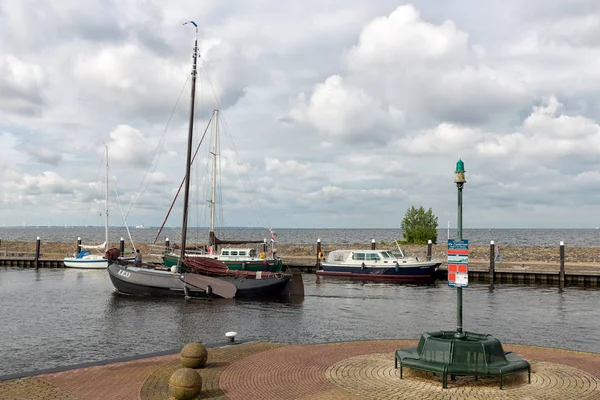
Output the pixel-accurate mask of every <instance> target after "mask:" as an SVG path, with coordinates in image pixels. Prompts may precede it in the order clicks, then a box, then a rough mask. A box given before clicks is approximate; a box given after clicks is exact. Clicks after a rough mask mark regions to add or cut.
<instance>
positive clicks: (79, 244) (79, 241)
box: [77, 237, 81, 254]
mask: <svg viewBox="0 0 600 400" xmlns="http://www.w3.org/2000/svg"><path fill="white" fill-rule="evenodd" d="M79 253H81V238H80V237H78V238H77V254H79Z"/></svg>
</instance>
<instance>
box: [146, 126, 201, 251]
mask: <svg viewBox="0 0 600 400" xmlns="http://www.w3.org/2000/svg"><path fill="white" fill-rule="evenodd" d="M211 122H212V118H211V119H209V120H208V124H206V129H205V130H204V134H203V135H202V138H201V139H200V142H199V143H198V146H196V151H195V152H194V156H193V157H192V161H191V163H192V164H193V163H194V160H195V159H196V155H198V150H199V149H200V145H201V144H202V142H203V141H204V137H205V136H206V132H208V128H209V127H210V124H211ZM184 183H185V177H183V179H182V180H181V183H180V184H179V189H177V193H175V198H174V199H173V201H172V202H171V207H169V211H168V212H167V215H166V217H165V220H164V221H163V223H162V225H161V226H160V229H159V230H158V233H157V234H156V237H155V238H154V241H153V242H152V244H156V241H157V240H158V237H159V236H160V233H161V232H162V230H163V228H164V226H165V224H166V223H167V219H168V218H169V215H170V214H171V211H172V210H173V206H174V205H175V201H177V197H178V196H179V193H180V192H181V188H182V187H183V184H184Z"/></svg>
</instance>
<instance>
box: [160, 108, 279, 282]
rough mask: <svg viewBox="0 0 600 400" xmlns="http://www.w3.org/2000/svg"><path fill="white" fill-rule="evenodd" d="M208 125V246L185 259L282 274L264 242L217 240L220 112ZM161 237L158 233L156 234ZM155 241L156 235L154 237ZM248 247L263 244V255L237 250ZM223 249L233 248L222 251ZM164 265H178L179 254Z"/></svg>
mask: <svg viewBox="0 0 600 400" xmlns="http://www.w3.org/2000/svg"><path fill="white" fill-rule="evenodd" d="M209 123H212V124H213V140H212V149H211V151H210V154H211V156H212V176H211V195H210V200H209V211H210V222H209V224H210V225H209V244H208V246H207V248H200V249H186V251H185V256H186V257H188V258H194V257H205V258H206V257H208V258H212V259H215V260H219V261H221V262H223V263H224V264H225V265H227V267H228V269H230V270H243V271H266V272H283V270H284V267H283V263H282V262H281V259H279V258H277V257H275V255H274V252H273V249H271V252H270V253H271V254H270V255H269V252H268V251H267V241H266V239H265V240H264V241H263V240H223V239H219V238H218V237H217V235H216V232H215V214H216V204H217V199H216V188H217V186H218V182H217V181H218V173H217V164H218V162H217V158H218V142H219V110H216V109H215V110H213V115H212V118H211V121H210V122H209ZM159 233H160V232H159ZM157 237H158V235H157ZM271 237H272V239H271V245H273V243H274V237H273V234H272V232H271ZM251 243H255V244H256V243H260V244H263V252H262V254H258V253H257V251H256V249H255V248H252V247H240V245H248V244H251ZM224 245H229V246H235V247H223V246H224ZM163 262H164V264H165V265H166V266H173V265H177V264H178V263H179V252H175V251H171V252H168V253H166V254H164V256H163Z"/></svg>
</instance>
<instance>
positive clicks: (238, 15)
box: [0, 0, 600, 228]
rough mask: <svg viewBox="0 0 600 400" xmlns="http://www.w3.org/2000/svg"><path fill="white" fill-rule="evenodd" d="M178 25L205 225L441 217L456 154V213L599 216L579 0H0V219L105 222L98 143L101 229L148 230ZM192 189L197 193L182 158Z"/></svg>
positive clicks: (598, 10)
mask: <svg viewBox="0 0 600 400" xmlns="http://www.w3.org/2000/svg"><path fill="white" fill-rule="evenodd" d="M188 20H194V21H196V22H197V24H198V43H199V48H200V52H201V56H202V59H201V60H200V62H201V69H200V73H199V75H198V78H199V79H198V95H197V97H196V99H197V107H196V124H195V135H196V139H195V141H196V142H197V141H198V137H200V136H201V135H202V133H203V131H204V129H205V127H206V125H207V121H208V119H209V118H210V114H211V110H212V109H213V108H215V107H218V108H220V110H221V122H222V124H221V125H220V129H221V137H222V141H221V148H220V150H219V153H220V155H221V158H220V159H221V163H220V165H221V185H220V188H221V197H219V206H220V210H221V213H220V214H219V215H221V216H220V218H221V221H222V222H221V223H223V224H226V225H229V226H272V227H275V228H277V227H279V228H311V227H315V228H317V227H334V228H344V227H350V228H395V227H398V226H399V225H400V222H401V219H402V217H403V215H404V212H405V211H406V209H407V208H409V207H410V206H411V205H415V206H417V207H418V206H421V205H422V206H424V207H425V208H429V207H431V208H432V209H433V211H434V213H435V214H436V215H437V216H438V217H439V224H440V227H441V228H444V227H445V226H446V224H447V222H448V221H451V224H452V226H455V225H456V204H457V200H456V193H457V190H456V185H455V184H454V183H453V171H454V169H455V165H456V161H457V160H458V159H459V158H462V159H463V160H464V162H465V169H466V171H467V172H466V176H467V184H466V185H465V189H464V226H465V227H469V228H490V227H491V228H536V227H539V228H589V227H591V228H593V227H596V226H598V225H600V215H599V214H598V212H597V210H598V205H599V204H600V157H599V155H600V96H599V95H600V39H599V38H600V2H598V1H596V0H573V1H569V2H557V4H551V3H549V2H547V1H545V0H530V1H526V2H523V1H517V0H502V1H499V0H498V1H496V0H490V1H485V2H481V1H476V0H454V1H444V2H440V1H433V0H423V1H414V2H412V3H401V2H397V1H389V0H378V1H363V0H345V1H335V0H334V1H322V0H319V1H316V0H303V1H293V2H292V1H277V0H254V1H244V2H238V1H231V0H229V1H223V0H221V1H216V0H203V1H184V0H171V1H169V2H164V1H158V0H88V1H85V2H83V1H80V0H62V1H53V2H50V1H41V0H2V2H0V116H1V118H0V149H1V156H0V224H3V225H6V226H11V225H22V224H28V225H36V224H39V225H79V224H86V225H100V224H102V220H101V219H100V218H99V213H100V212H102V208H103V206H102V201H103V188H102V177H103V175H104V172H103V162H104V145H103V143H106V144H107V146H108V149H109V159H110V176H111V182H114V183H112V184H111V189H110V196H111V200H110V204H111V224H114V225H123V222H122V221H123V220H122V218H121V210H123V214H126V215H127V222H128V224H130V225H137V224H144V225H146V226H150V225H160V224H161V223H162V221H163V219H164V218H165V216H166V213H167V210H168V208H169V206H170V204H171V202H172V200H173V198H174V195H175V193H176V191H177V188H178V187H179V184H180V182H181V179H182V177H183V175H184V169H185V152H186V141H187V129H188V128H187V126H188V122H187V120H188V115H189V93H190V67H191V49H192V47H193V42H194V38H195V31H194V29H193V27H192V26H191V25H189V24H188V25H183V23H184V22H186V21H188ZM206 158H207V153H206V151H204V152H203V151H200V152H199V155H198V160H199V161H198V163H197V164H198V165H199V166H206V164H207V162H206ZM240 160H243V166H241V165H240V164H239V161H240ZM240 172H241V173H240ZM248 182H250V184H248ZM192 184H193V188H192V192H193V193H194V194H195V195H194V199H196V200H193V201H192V203H194V204H199V205H200V207H205V205H206V199H207V198H206V195H204V194H202V193H203V192H202V188H205V187H206V186H207V180H206V176H205V173H203V172H201V169H199V170H198V172H194V174H193V178H192ZM115 192H116V193H118V196H119V199H118V200H119V203H120V205H121V207H120V208H119V207H118V206H117V204H116V203H117V200H116V197H115ZM203 196H204V197H203ZM257 203H258V204H260V208H258V207H257V206H256V204H257ZM200 214H201V213H200V211H198V215H200ZM180 215H181V202H180V201H178V202H177V203H176V206H175V208H174V210H173V212H172V217H171V218H170V219H169V221H170V222H169V223H170V224H171V225H179V224H180V220H181V217H180ZM191 224H192V225H196V224H199V225H203V226H204V225H205V224H206V222H205V220H203V219H201V217H193V221H192V222H191Z"/></svg>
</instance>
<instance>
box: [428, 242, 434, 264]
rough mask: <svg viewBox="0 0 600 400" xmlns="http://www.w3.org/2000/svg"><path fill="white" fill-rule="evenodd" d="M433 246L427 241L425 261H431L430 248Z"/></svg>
mask: <svg viewBox="0 0 600 400" xmlns="http://www.w3.org/2000/svg"><path fill="white" fill-rule="evenodd" d="M432 246H433V242H432V241H431V239H429V240H428V241H427V261H431V247H432Z"/></svg>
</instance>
